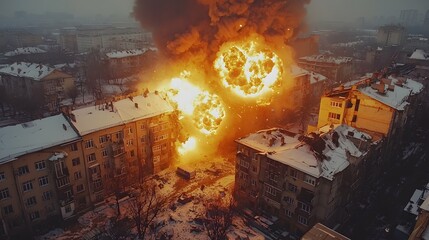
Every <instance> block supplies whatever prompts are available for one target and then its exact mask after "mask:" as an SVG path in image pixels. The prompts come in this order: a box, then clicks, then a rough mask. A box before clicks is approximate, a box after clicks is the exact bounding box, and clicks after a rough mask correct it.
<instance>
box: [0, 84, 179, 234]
mask: <svg viewBox="0 0 429 240" xmlns="http://www.w3.org/2000/svg"><path fill="white" fill-rule="evenodd" d="M177 124H178V122H177V116H176V113H175V112H174V111H173V108H172V107H171V105H170V104H169V103H168V102H167V101H166V100H165V98H164V97H163V96H161V94H160V93H157V92H156V93H145V94H144V95H139V96H134V97H129V98H125V99H122V100H118V101H115V102H114V101H111V102H110V101H109V102H104V103H98V104H97V105H95V106H91V107H86V108H82V109H76V110H73V111H72V110H71V109H65V110H64V114H60V115H56V116H52V117H48V118H43V119H40V120H35V121H32V122H28V123H23V124H18V125H15V126H8V127H4V128H0V213H1V216H2V218H1V220H0V226H2V228H1V229H0V237H1V236H4V235H5V236H10V237H13V236H21V237H25V234H26V233H28V234H31V233H34V232H33V231H35V230H40V229H43V226H48V224H49V222H55V221H60V220H65V219H69V218H72V217H74V216H76V214H79V213H80V212H84V211H86V210H88V208H89V207H92V206H94V205H95V204H97V203H99V202H100V201H103V200H104V198H105V197H106V196H108V195H110V194H113V193H118V192H123V191H124V189H125V188H126V187H128V186H130V185H132V184H136V183H139V180H142V179H143V178H144V177H145V176H148V175H149V174H152V173H156V172H158V171H160V170H162V169H165V168H167V167H168V166H169V165H170V164H171V162H172V159H173V157H174V155H175V145H174V144H175V141H176V138H177V131H178V129H179V128H178V126H177ZM23 230H25V231H23ZM28 230H30V231H28ZM23 234H24V235H23Z"/></svg>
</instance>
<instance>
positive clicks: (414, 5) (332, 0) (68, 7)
mask: <svg viewBox="0 0 429 240" xmlns="http://www.w3.org/2000/svg"><path fill="white" fill-rule="evenodd" d="M154 1H156V0H154ZM177 1H180V0H177ZM133 4H134V0H0V15H3V16H11V15H13V14H14V12H15V11H21V10H22V11H27V12H29V13H36V14H42V13H45V12H67V13H73V14H74V15H75V16H76V17H79V16H88V15H97V14H101V15H107V16H108V15H112V14H114V15H129V13H131V12H132V8H133ZM401 9H418V10H420V11H421V13H420V14H421V15H423V14H424V13H425V12H426V10H429V0H312V2H311V3H310V5H309V6H308V16H309V19H310V20H312V21H346V22H351V21H355V20H356V19H357V18H358V17H360V16H364V17H366V18H373V17H374V16H377V15H380V16H385V17H387V16H399V14H400V10H401Z"/></svg>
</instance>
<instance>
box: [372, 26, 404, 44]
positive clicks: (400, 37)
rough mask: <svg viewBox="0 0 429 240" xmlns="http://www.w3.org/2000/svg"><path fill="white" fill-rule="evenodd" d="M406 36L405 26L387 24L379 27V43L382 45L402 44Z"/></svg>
mask: <svg viewBox="0 0 429 240" xmlns="http://www.w3.org/2000/svg"><path fill="white" fill-rule="evenodd" d="M405 37H406V32H405V28H404V27H403V26H396V25H386V26H381V27H379V28H378V31H377V44H378V45H379V46H381V47H387V46H401V45H402V44H403V43H404V40H405Z"/></svg>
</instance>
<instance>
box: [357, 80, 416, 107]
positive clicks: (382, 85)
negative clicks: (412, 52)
mask: <svg viewBox="0 0 429 240" xmlns="http://www.w3.org/2000/svg"><path fill="white" fill-rule="evenodd" d="M358 89H359V91H360V92H361V93H363V94H365V95H367V96H369V97H371V98H373V99H375V100H377V101H379V102H381V103H384V104H386V105H387V106H390V107H392V108H394V109H396V110H404V108H405V106H406V105H408V104H409V103H408V102H407V100H408V98H409V96H411V95H415V94H417V93H420V92H421V91H422V90H423V84H421V83H419V82H416V81H414V80H411V79H405V78H395V77H392V76H390V77H388V78H387V79H382V80H378V81H376V82H375V83H373V84H371V86H368V85H366V86H365V85H360V87H358Z"/></svg>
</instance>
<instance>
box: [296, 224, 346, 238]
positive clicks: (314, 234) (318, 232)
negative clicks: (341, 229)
mask: <svg viewBox="0 0 429 240" xmlns="http://www.w3.org/2000/svg"><path fill="white" fill-rule="evenodd" d="M301 240H350V238H347V237H346V236H344V235H342V234H340V233H338V232H336V231H334V230H332V229H330V228H328V227H326V226H325V225H323V224H321V223H317V224H316V225H314V226H313V227H312V228H311V229H310V230H309V231H308V232H307V233H306V234H304V236H302V238H301Z"/></svg>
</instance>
